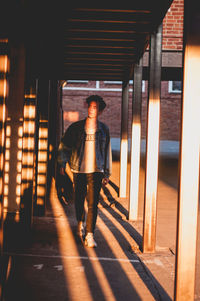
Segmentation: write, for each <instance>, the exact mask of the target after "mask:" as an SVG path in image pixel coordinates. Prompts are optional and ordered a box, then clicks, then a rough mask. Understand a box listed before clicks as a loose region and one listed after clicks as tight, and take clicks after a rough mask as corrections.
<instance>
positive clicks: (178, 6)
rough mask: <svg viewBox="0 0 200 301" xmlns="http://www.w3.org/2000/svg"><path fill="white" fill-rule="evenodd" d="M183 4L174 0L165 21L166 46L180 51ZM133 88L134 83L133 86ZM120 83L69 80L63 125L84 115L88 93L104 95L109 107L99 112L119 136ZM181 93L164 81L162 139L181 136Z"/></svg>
mask: <svg viewBox="0 0 200 301" xmlns="http://www.w3.org/2000/svg"><path fill="white" fill-rule="evenodd" d="M183 4H184V0H174V1H173V4H172V5H171V7H170V9H169V11H168V13H167V15H166V16H165V18H164V21H163V50H164V51H165V50H170V51H179V52H180V51H181V50H182V35H183ZM147 85H148V82H145V90H144V91H143V101H142V138H145V136H146V119H147V118H146V117H147V116H146V115H147V93H148V92H147V91H148V87H147ZM130 88H131V89H132V86H130ZM120 89H121V85H120V84H114V83H113V84H109V83H105V82H103V81H100V82H96V81H89V82H87V83H81V82H79V83H70V82H69V83H68V84H67V86H66V87H65V88H64V89H63V111H64V129H66V128H67V127H68V126H69V124H70V123H71V122H73V121H76V120H78V119H82V118H84V117H85V115H86V113H87V109H86V107H85V106H84V100H85V99H86V97H87V96H88V95H91V94H98V95H101V96H102V97H103V98H104V99H105V101H106V103H107V107H106V109H105V111H104V112H103V114H102V116H100V120H102V121H103V122H105V123H106V124H107V125H108V126H109V128H110V133H111V137H120V127H121V123H120V121H121V97H122V95H121V94H122V92H121V91H119V90H120ZM180 102H181V94H180V93H179V94H177V93H169V82H164V81H163V82H162V85H161V118H160V120H161V122H160V139H162V140H179V134H180V133H179V132H180V107H181V106H180ZM131 116H132V92H131V91H130V94H129V137H130V134H131Z"/></svg>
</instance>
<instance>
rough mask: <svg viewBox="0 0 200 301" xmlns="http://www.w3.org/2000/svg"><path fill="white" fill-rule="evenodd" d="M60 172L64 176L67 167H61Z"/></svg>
mask: <svg viewBox="0 0 200 301" xmlns="http://www.w3.org/2000/svg"><path fill="white" fill-rule="evenodd" d="M60 174H61V175H62V176H64V175H65V168H64V167H60Z"/></svg>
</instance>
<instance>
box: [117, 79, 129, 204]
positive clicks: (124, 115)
mask: <svg viewBox="0 0 200 301" xmlns="http://www.w3.org/2000/svg"><path fill="white" fill-rule="evenodd" d="M128 97H129V83H128V82H123V85H122V106H121V141H120V184H119V197H120V198H125V197H126V187H127V164H128Z"/></svg>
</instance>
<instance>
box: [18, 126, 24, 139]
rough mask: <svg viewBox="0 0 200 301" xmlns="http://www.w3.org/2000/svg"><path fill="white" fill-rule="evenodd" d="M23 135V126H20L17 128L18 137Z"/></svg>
mask: <svg viewBox="0 0 200 301" xmlns="http://www.w3.org/2000/svg"><path fill="white" fill-rule="evenodd" d="M22 136H23V127H22V126H20V127H19V129H18V137H22Z"/></svg>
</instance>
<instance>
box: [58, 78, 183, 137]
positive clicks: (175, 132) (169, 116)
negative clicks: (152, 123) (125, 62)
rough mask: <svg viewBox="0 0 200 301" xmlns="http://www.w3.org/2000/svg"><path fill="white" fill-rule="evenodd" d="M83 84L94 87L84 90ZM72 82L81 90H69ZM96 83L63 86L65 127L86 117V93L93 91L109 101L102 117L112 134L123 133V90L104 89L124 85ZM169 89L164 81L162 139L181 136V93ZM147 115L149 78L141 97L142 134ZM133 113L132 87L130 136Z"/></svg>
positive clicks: (162, 87)
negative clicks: (64, 87) (121, 128)
mask: <svg viewBox="0 0 200 301" xmlns="http://www.w3.org/2000/svg"><path fill="white" fill-rule="evenodd" d="M80 85H82V86H83V85H84V87H82V88H88V87H90V88H91V89H94V90H81V87H80ZM70 86H73V87H75V86H77V88H78V87H79V88H78V90H70V89H69V88H70ZM95 87H96V82H95V81H89V82H88V84H80V83H73V84H70V83H69V84H68V85H67V88H68V89H69V90H68V89H63V110H64V128H65V129H66V128H67V127H68V126H69V124H70V123H71V122H73V121H76V120H79V119H82V118H84V117H85V116H86V114H87V107H86V106H85V105H84V103H85V99H86V97H87V96H89V95H91V94H98V95H100V96H102V97H103V98H104V100H105V101H106V103H107V107H106V109H105V111H104V112H103V113H102V115H100V118H99V119H100V120H102V121H103V122H105V123H106V124H107V125H108V126H109V128H110V133H111V136H112V137H120V127H121V123H120V120H121V99H122V92H121V91H104V90H103V89H111V88H112V89H120V88H121V85H114V84H105V83H104V82H99V89H95ZM131 88H132V86H131V85H130V89H131ZM101 89H102V90H101ZM168 89H169V84H168V82H162V86H161V91H162V92H161V117H160V120H161V122H160V139H162V140H179V129H180V101H181V95H180V94H175V93H169V92H168ZM146 115H147V82H145V92H143V101H142V138H145V136H146V118H147V116H146ZM131 116H132V91H130V93H129V137H130V135H131Z"/></svg>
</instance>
